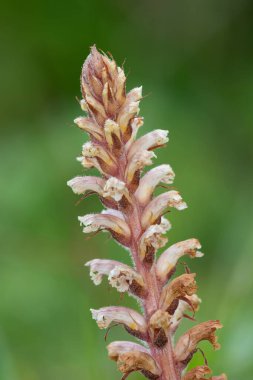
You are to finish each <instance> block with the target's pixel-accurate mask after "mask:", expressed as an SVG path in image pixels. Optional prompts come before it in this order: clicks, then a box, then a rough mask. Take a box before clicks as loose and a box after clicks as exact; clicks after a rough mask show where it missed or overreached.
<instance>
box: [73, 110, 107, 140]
mask: <svg viewBox="0 0 253 380" xmlns="http://www.w3.org/2000/svg"><path fill="white" fill-rule="evenodd" d="M74 123H75V124H76V125H77V126H78V127H79V128H80V129H82V130H83V131H85V132H87V133H88V134H89V135H90V137H91V138H92V137H93V138H95V139H96V140H98V141H100V142H102V141H103V139H104V133H103V130H102V128H101V127H100V126H99V125H98V124H96V123H95V122H94V121H93V120H92V119H91V118H88V117H81V116H80V117H77V118H76V119H75V120H74Z"/></svg>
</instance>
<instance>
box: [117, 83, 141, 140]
mask: <svg viewBox="0 0 253 380" xmlns="http://www.w3.org/2000/svg"><path fill="white" fill-rule="evenodd" d="M141 97H142V87H136V88H134V89H133V90H131V91H130V92H129V93H128V94H127V96H126V101H125V103H124V105H123V106H122V108H121V109H120V112H119V115H118V117H117V123H118V124H119V126H120V129H121V131H122V133H123V135H124V134H126V133H127V132H128V128H129V123H130V121H131V120H132V119H133V118H134V117H135V116H136V115H138V113H139V101H140V99H141ZM129 137H130V136H129Z"/></svg>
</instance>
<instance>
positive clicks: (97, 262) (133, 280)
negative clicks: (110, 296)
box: [85, 259, 146, 297]
mask: <svg viewBox="0 0 253 380" xmlns="http://www.w3.org/2000/svg"><path fill="white" fill-rule="evenodd" d="M85 265H86V266H88V267H90V276H91V279H92V281H93V282H94V284H95V285H99V284H101V282H102V278H103V276H105V275H107V276H108V281H109V283H110V285H111V286H112V287H114V288H116V289H117V290H118V291H119V292H128V291H129V292H131V293H133V294H134V295H136V296H139V297H143V296H144V295H145V293H146V287H145V284H144V281H143V278H142V276H141V275H140V274H139V273H138V272H136V271H135V270H134V269H133V268H131V267H129V266H128V265H126V264H122V263H121V262H119V261H115V260H105V259H94V260H91V261H88V262H87V263H86V264H85Z"/></svg>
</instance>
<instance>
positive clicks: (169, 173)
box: [135, 165, 175, 206]
mask: <svg viewBox="0 0 253 380" xmlns="http://www.w3.org/2000/svg"><path fill="white" fill-rule="evenodd" d="M174 178H175V174H174V172H173V170H172V168H171V166H170V165H160V166H157V167H156V168H153V169H151V170H150V171H148V172H147V173H146V174H145V175H144V176H143V177H142V178H141V180H140V183H139V186H138V188H137V190H136V192H135V196H136V198H137V200H138V201H139V203H140V204H141V205H142V206H145V205H146V204H147V203H148V202H149V200H150V199H151V196H152V194H153V192H154V190H155V188H156V186H157V185H158V184H159V183H160V182H163V183H167V184H170V183H173V180H174Z"/></svg>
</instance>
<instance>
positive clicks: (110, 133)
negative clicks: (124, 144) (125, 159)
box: [104, 119, 121, 152]
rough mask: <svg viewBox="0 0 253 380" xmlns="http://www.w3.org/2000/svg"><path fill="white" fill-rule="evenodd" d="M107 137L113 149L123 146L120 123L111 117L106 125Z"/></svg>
mask: <svg viewBox="0 0 253 380" xmlns="http://www.w3.org/2000/svg"><path fill="white" fill-rule="evenodd" d="M104 131H105V138H106V141H107V143H108V145H109V147H110V149H111V150H113V149H114V152H115V150H116V149H119V148H120V146H121V141H120V140H121V137H120V127H119V124H117V123H115V121H113V120H111V119H107V120H106V122H105V125H104Z"/></svg>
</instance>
